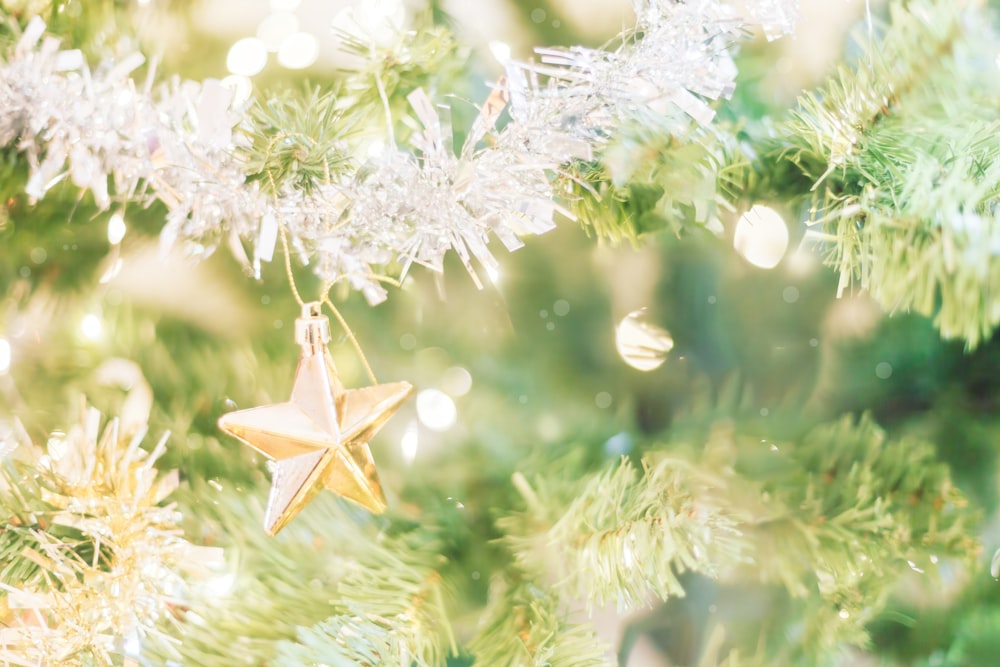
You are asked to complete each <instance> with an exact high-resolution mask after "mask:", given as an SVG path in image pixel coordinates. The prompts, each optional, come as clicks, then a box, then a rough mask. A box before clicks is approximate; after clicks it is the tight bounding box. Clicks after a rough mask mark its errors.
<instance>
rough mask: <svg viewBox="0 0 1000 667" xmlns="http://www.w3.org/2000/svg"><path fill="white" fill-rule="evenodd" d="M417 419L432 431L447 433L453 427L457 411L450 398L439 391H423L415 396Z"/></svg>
mask: <svg viewBox="0 0 1000 667" xmlns="http://www.w3.org/2000/svg"><path fill="white" fill-rule="evenodd" d="M417 418H418V419H420V423H421V424H423V425H424V426H426V427H427V428H429V429H431V430H432V431H447V430H448V429H450V428H451V427H452V426H454V425H455V420H456V419H457V418H458V410H456V408H455V401H453V400H452V399H451V396H449V395H448V394H446V393H444V392H443V391H441V390H440V389H424V390H423V391H421V392H420V393H419V394H417Z"/></svg>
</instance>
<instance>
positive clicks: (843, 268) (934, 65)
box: [780, 0, 1000, 347]
mask: <svg viewBox="0 0 1000 667" xmlns="http://www.w3.org/2000/svg"><path fill="white" fill-rule="evenodd" d="M890 9H891V16H892V24H891V26H890V27H889V28H887V29H886V31H885V34H884V36H883V37H882V39H880V40H878V41H876V42H873V43H872V44H870V45H869V46H868V47H867V49H866V50H865V52H864V53H863V54H862V55H861V56H860V57H859V59H858V61H857V64H856V65H855V67H854V68H853V69H848V68H846V67H845V68H841V69H840V70H839V71H838V73H837V74H836V75H835V76H834V77H832V78H831V80H830V81H829V82H828V83H827V84H826V85H825V86H824V87H823V88H822V89H820V90H819V91H818V92H816V93H811V94H808V95H806V96H805V97H804V98H803V99H802V100H801V101H800V105H799V109H798V111H797V112H796V113H795V115H794V119H793V120H792V121H791V122H790V123H789V124H788V125H787V127H786V139H785V143H784V145H783V147H782V148H781V149H780V153H781V158H780V159H784V160H788V161H790V162H791V163H793V164H794V165H796V166H797V167H798V168H799V169H800V170H801V172H802V174H804V175H806V176H807V177H809V178H810V179H811V180H813V182H814V190H815V192H814V194H813V195H812V198H813V203H812V210H813V223H814V224H817V225H818V226H821V227H822V232H821V233H819V234H816V238H818V239H820V240H821V241H823V242H826V243H829V244H830V249H829V252H828V262H829V263H830V264H832V265H834V266H835V267H836V268H837V269H838V270H839V271H840V274H841V282H840V291H841V292H843V291H844V290H846V289H847V288H849V287H850V286H851V285H852V284H853V283H854V282H855V281H857V282H858V283H859V284H860V286H861V287H862V288H865V289H867V290H869V291H870V292H871V294H872V296H873V297H875V299H876V300H878V301H879V302H880V303H881V304H882V305H883V306H884V307H885V308H887V309H888V310H890V311H893V312H895V311H908V310H915V311H917V312H919V313H921V314H923V315H925V316H930V315H935V323H936V325H937V326H938V328H939V329H940V330H941V333H942V335H943V336H945V337H949V338H950V337H960V338H963V339H964V340H965V341H966V343H967V344H968V345H969V347H975V346H976V345H978V344H979V343H980V342H981V341H983V340H985V339H986V338H988V337H989V335H990V333H991V332H992V331H993V329H994V328H995V327H996V325H997V324H998V323H1000V302H998V301H996V297H995V296H994V295H995V294H997V293H998V289H1000V270H998V269H997V268H996V263H995V262H992V261H991V258H992V254H993V249H994V248H996V247H998V246H1000V224H998V222H997V218H996V201H997V194H998V193H1000V169H998V168H996V167H995V166H994V165H995V164H996V160H997V158H998V157H1000V139H998V133H997V124H996V122H995V121H993V120H991V118H992V117H993V113H992V109H994V108H995V107H996V104H997V100H998V99H1000V73H998V72H997V69H996V68H995V67H991V66H983V65H982V63H983V62H987V61H988V60H989V59H991V58H993V56H994V55H995V52H996V48H997V45H998V44H1000V39H998V38H997V36H996V34H994V32H993V31H992V29H991V28H990V26H989V22H988V20H987V17H986V16H985V12H984V11H976V10H977V3H973V2H951V1H944V0H941V1H937V2H932V1H930V0H921V1H919V2H908V3H903V2H896V3H894V4H892V5H891V7H890Z"/></svg>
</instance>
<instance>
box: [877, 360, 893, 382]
mask: <svg viewBox="0 0 1000 667" xmlns="http://www.w3.org/2000/svg"><path fill="white" fill-rule="evenodd" d="M875 377H877V378H878V379H879V380H888V379H889V378H891V377H892V364H890V363H889V362H888V361H880V362H879V363H878V364H877V365H876V366H875Z"/></svg>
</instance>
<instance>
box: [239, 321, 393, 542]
mask: <svg viewBox="0 0 1000 667" xmlns="http://www.w3.org/2000/svg"><path fill="white" fill-rule="evenodd" d="M295 340H296V341H297V342H298V343H299V345H300V346H301V348H302V353H301V356H300V357H299V366H298V369H296V371H295V383H294V385H293V387H292V396H291V398H289V399H288V401H287V402H285V403H275V404H274V405H264V406H261V407H259V408H250V409H248V410H237V411H236V412H230V413H228V414H225V415H222V417H220V418H219V428H221V429H222V430H223V431H225V432H226V433H228V434H230V435H233V436H235V437H237V438H239V439H240V440H242V441H243V442H245V443H246V444H248V445H250V446H251V447H253V448H254V449H256V450H257V451H259V452H261V453H262V454H264V455H265V456H267V457H269V458H271V459H272V460H273V461H274V463H273V465H272V468H271V493H270V495H269V496H268V499H267V510H266V512H265V514H264V529H265V530H266V531H267V534H268V535H276V534H277V533H278V531H279V530H281V529H282V528H284V527H285V525H287V524H288V522H289V521H291V520H292V519H293V518H294V517H295V515H297V514H298V513H299V512H300V511H301V510H302V508H303V507H305V505H306V504H307V503H308V502H309V501H310V500H312V498H313V497H314V496H315V495H316V493H318V492H319V491H320V490H321V489H322V488H323V487H326V488H327V489H330V490H331V491H333V492H334V493H336V494H338V495H340V496H343V497H344V498H347V499H348V500H352V501H354V502H356V503H357V504H359V505H361V506H362V507H364V508H365V509H367V510H369V511H370V512H374V513H375V514H381V513H382V512H384V511H385V509H386V500H385V494H384V493H383V492H382V484H381V482H379V478H378V472H377V471H376V470H375V461H374V460H373V459H372V454H371V450H370V449H369V448H368V441H369V440H370V439H371V437H372V436H373V435H374V434H375V432H376V431H378V430H379V429H380V428H382V426H383V425H384V424H385V422H386V421H388V420H389V417H391V416H392V414H393V413H394V412H395V411H396V409H397V408H399V406H400V405H401V404H402V403H403V401H405V400H406V399H407V398H408V397H409V396H410V394H411V393H412V392H413V387H412V386H411V385H410V383H408V382H393V383H390V384H377V385H374V386H371V387H364V388H362V389H344V385H343V384H342V383H341V382H340V377H339V376H338V375H337V369H336V368H335V367H334V365H333V359H332V358H331V357H330V352H329V350H328V349H327V343H329V342H330V321H329V320H328V319H327V318H326V317H325V316H324V315H322V313H321V310H320V304H319V303H318V302H312V303H307V304H305V305H303V306H302V317H300V318H298V319H297V320H295Z"/></svg>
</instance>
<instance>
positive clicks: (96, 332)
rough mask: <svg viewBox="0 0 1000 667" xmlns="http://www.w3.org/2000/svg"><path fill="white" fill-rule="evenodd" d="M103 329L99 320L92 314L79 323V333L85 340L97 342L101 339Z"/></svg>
mask: <svg viewBox="0 0 1000 667" xmlns="http://www.w3.org/2000/svg"><path fill="white" fill-rule="evenodd" d="M103 330H104V327H103V326H102V325H101V318H99V317H98V316H97V315H94V314H93V313H90V314H89V315H87V316H85V317H84V318H83V320H82V321H81V322H80V333H81V334H83V337H84V338H86V339H87V340H97V339H98V338H100V337H101V332H102V331H103Z"/></svg>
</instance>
